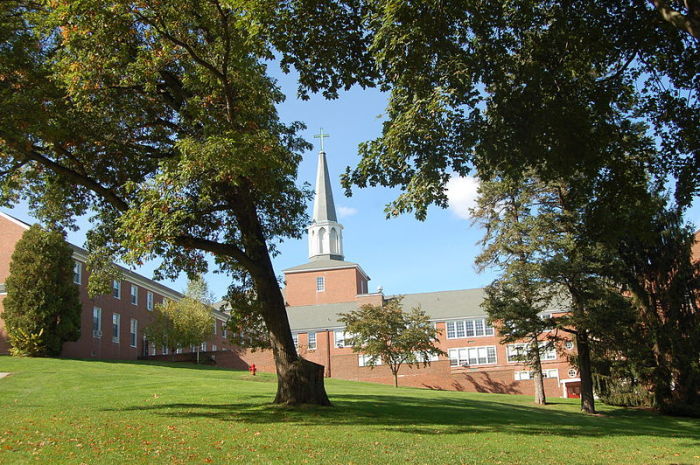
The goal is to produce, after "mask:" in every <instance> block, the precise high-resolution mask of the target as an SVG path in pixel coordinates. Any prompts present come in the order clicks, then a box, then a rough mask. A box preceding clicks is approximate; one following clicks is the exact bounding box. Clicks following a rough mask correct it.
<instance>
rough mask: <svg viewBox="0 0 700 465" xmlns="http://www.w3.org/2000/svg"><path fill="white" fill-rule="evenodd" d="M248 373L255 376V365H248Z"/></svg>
mask: <svg viewBox="0 0 700 465" xmlns="http://www.w3.org/2000/svg"><path fill="white" fill-rule="evenodd" d="M248 371H249V372H250V374H251V375H253V376H255V373H256V372H257V371H258V369H257V368H255V363H253V364H252V365H250V366H249V367H248Z"/></svg>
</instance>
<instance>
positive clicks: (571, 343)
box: [564, 341, 574, 350]
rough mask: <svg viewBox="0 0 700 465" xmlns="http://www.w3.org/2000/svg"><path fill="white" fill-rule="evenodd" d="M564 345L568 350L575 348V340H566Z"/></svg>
mask: <svg viewBox="0 0 700 465" xmlns="http://www.w3.org/2000/svg"><path fill="white" fill-rule="evenodd" d="M564 347H565V348H566V349H567V350H571V349H573V348H574V341H566V342H565V343H564Z"/></svg>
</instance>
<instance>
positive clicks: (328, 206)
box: [217, 151, 580, 397]
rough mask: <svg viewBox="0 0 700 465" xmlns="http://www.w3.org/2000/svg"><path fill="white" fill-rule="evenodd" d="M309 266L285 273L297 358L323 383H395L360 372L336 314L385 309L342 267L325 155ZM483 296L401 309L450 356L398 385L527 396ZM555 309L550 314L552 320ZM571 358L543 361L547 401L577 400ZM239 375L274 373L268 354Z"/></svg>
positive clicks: (361, 364) (420, 299)
mask: <svg viewBox="0 0 700 465" xmlns="http://www.w3.org/2000/svg"><path fill="white" fill-rule="evenodd" d="M308 237H309V261H308V262H307V263H305V264H302V265H299V266H295V267H293V268H289V269H286V270H284V279H285V288H284V295H285V300H286V303H287V306H288V307H287V313H288V315H289V319H290V324H291V327H292V331H293V335H294V339H295V341H296V342H297V347H298V349H299V351H300V353H301V354H302V355H303V356H304V357H305V358H307V359H309V360H311V361H314V362H316V363H319V364H321V365H323V366H325V369H326V376H329V377H334V378H342V379H349V380H359V381H375V382H382V383H387V384H390V383H393V378H392V375H391V372H390V371H389V369H388V367H385V366H377V367H375V368H374V369H373V368H371V367H368V366H365V357H364V356H362V355H358V354H357V353H353V351H352V347H350V346H349V344H348V343H347V342H346V341H347V335H346V334H345V333H344V331H343V325H342V323H341V322H340V321H339V320H338V318H339V314H340V313H345V312H349V311H352V310H353V309H355V308H357V307H358V306H360V305H362V304H365V303H371V304H375V305H378V304H382V303H384V302H386V301H387V300H388V299H391V298H394V297H391V296H385V295H384V294H383V293H381V292H378V293H370V292H368V282H369V280H370V278H369V276H368V275H367V273H366V272H365V271H364V270H363V269H362V267H361V266H360V265H359V264H357V263H352V262H348V261H345V260H344V251H343V226H342V225H341V224H340V223H338V220H337V217H336V212H335V207H334V202H333V194H332V191H331V185H330V178H329V175H328V168H327V166H326V157H325V153H324V152H323V151H321V152H320V153H319V158H318V171H317V178H316V195H315V198H314V211H313V221H312V223H311V225H310V226H309V227H308ZM483 299H484V291H483V290H482V289H468V290H457V291H443V292H430V293H420V294H407V295H405V296H403V305H404V308H407V309H408V308H412V307H417V306H420V307H421V309H422V310H424V311H425V312H426V313H427V314H428V315H429V316H430V319H431V320H432V321H433V322H434V323H435V325H436V327H437V328H438V330H440V333H441V334H440V337H439V341H438V346H439V347H440V348H441V349H442V350H444V351H445V352H447V353H448V356H447V357H439V358H436V359H435V360H433V361H432V362H431V365H430V366H429V367H425V368H423V367H421V368H409V367H402V368H401V371H400V372H399V384H401V385H404V386H408V385H410V386H417V387H428V388H435V389H451V390H464V391H479V392H498V393H513V394H532V393H533V392H534V386H533V381H532V380H531V374H530V371H529V369H528V368H527V367H525V366H524V365H523V364H522V363H519V362H518V361H517V359H518V353H519V351H520V350H522V346H521V345H518V344H509V345H503V344H500V343H499V337H498V334H497V332H496V331H495V330H494V328H491V327H490V326H489V325H488V324H487V322H486V318H487V316H486V314H485V312H484V311H483V309H482V308H481V306H480V305H481V302H482V301H483ZM557 311H558V309H557V308H553V309H551V313H556V312H557ZM573 350H574V346H573V343H572V342H570V341H565V342H562V343H561V344H559V345H558V347H557V348H556V349H555V350H550V351H547V352H546V353H544V354H543V360H542V367H543V373H544V375H545V377H546V379H545V391H546V393H547V395H548V396H554V397H557V396H570V397H576V396H577V394H578V393H579V392H580V379H579V377H578V373H577V371H576V370H575V368H574V367H572V366H571V365H570V364H569V363H568V359H567V357H568V355H569V354H571V352H572V351H573ZM217 361H218V362H220V363H225V364H228V365H229V366H233V367H239V368H244V367H246V366H247V365H249V364H251V363H255V364H256V366H257V368H258V369H261V370H263V371H271V372H273V371H274V364H273V360H272V357H271V355H270V353H269V352H264V351H263V352H250V351H245V350H238V351H236V352H235V354H231V356H230V358H228V359H227V360H226V361H225V362H224V360H223V359H222V360H219V359H217Z"/></svg>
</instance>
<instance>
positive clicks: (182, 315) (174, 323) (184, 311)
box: [144, 297, 214, 353]
mask: <svg viewBox="0 0 700 465" xmlns="http://www.w3.org/2000/svg"><path fill="white" fill-rule="evenodd" d="M213 325H214V317H213V316H212V313H211V308H210V307H208V306H207V305H205V304H204V303H202V302H200V301H198V300H195V299H192V298H191V297H185V298H183V299H181V300H179V301H172V300H168V301H167V302H165V303H162V304H158V305H156V306H155V308H154V309H153V321H152V322H151V324H149V325H148V326H147V327H146V328H144V334H145V335H146V338H147V339H148V341H149V342H151V343H153V344H155V345H156V346H163V347H168V348H170V349H171V351H172V352H173V353H174V352H175V350H176V349H177V348H178V347H190V346H198V345H200V344H201V343H202V342H205V341H207V340H208V339H209V337H210V336H211V332H212V327H213Z"/></svg>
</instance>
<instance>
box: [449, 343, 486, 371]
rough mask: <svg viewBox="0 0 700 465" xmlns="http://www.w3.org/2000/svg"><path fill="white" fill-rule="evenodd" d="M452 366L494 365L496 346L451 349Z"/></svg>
mask: <svg viewBox="0 0 700 465" xmlns="http://www.w3.org/2000/svg"><path fill="white" fill-rule="evenodd" d="M448 356H449V357H450V366H453V367H457V366H471V365H493V364H495V363H496V346H484V347H462V348H458V349H449V350H448Z"/></svg>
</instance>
